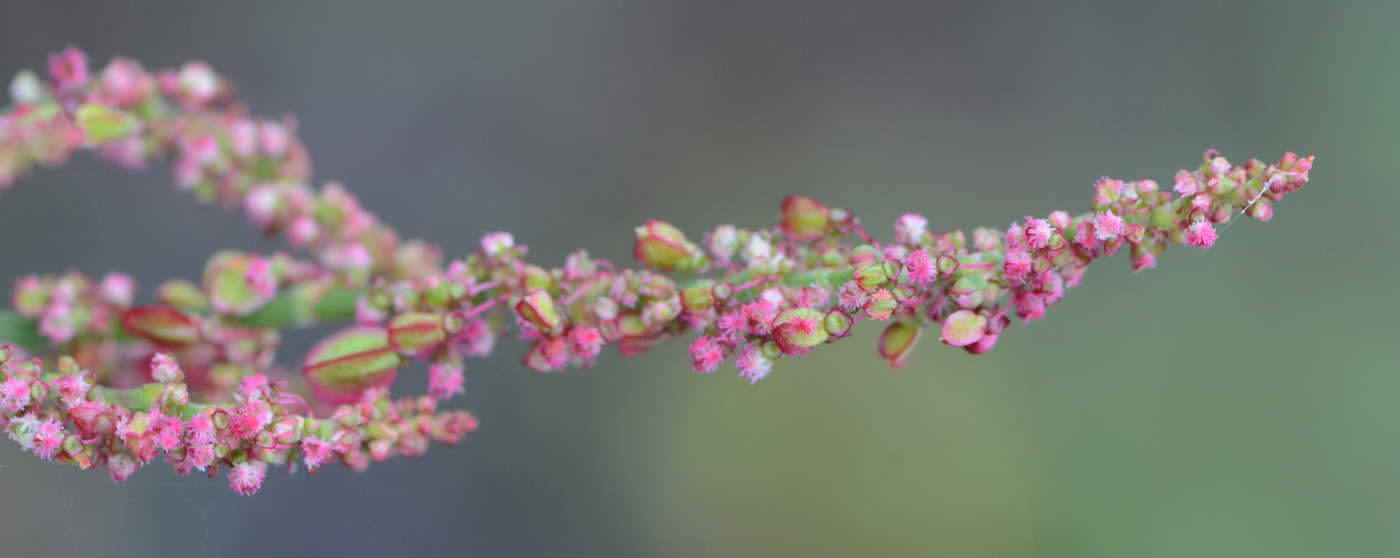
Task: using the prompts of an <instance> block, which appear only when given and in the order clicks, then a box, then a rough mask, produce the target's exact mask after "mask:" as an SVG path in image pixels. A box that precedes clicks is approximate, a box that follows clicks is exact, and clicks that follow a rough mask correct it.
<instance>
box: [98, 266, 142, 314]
mask: <svg viewBox="0 0 1400 558" xmlns="http://www.w3.org/2000/svg"><path fill="white" fill-rule="evenodd" d="M99 289H100V290H101V292H102V298H103V299H104V300H106V301H107V303H108V304H112V305H115V306H131V298H132V295H133V294H134V293H135V291H136V282H135V281H133V280H132V279H131V276H130V275H127V274H125V273H108V274H107V275H104V276H103V277H102V285H101V287H99Z"/></svg>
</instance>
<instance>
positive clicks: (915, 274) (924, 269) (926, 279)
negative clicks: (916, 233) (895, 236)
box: [904, 248, 938, 287]
mask: <svg viewBox="0 0 1400 558" xmlns="http://www.w3.org/2000/svg"><path fill="white" fill-rule="evenodd" d="M904 270H905V272H907V273H908V274H909V280H910V281H913V282H914V284H915V285H919V286H920V287H924V286H928V284H929V283H932V282H933V280H934V279H935V278H936V277H937V276H938V269H937V268H936V267H934V265H933V258H930V257H929V254H928V251H927V250H924V249H923V248H920V249H918V250H915V251H914V252H913V253H912V254H909V257H907V258H905V259H904Z"/></svg>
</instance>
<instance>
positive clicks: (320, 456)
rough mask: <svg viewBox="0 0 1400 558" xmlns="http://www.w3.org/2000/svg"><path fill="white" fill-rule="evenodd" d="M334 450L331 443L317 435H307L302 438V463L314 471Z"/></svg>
mask: <svg viewBox="0 0 1400 558" xmlns="http://www.w3.org/2000/svg"><path fill="white" fill-rule="evenodd" d="M333 451H334V450H332V449H331V445H330V444H328V443H326V442H325V440H322V439H320V438H317V437H316V436H307V437H306V438H303V439H302V440H301V453H302V463H305V464H306V468H307V469H310V470H312V471H315V470H316V469H318V468H320V467H321V465H323V464H325V463H326V461H327V460H328V459H330V457H331V454H332V453H333Z"/></svg>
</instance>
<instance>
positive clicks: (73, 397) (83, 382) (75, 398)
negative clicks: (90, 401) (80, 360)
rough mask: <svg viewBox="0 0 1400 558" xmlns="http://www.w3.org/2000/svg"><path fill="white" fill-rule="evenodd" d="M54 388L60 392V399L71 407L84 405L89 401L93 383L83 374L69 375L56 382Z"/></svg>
mask: <svg viewBox="0 0 1400 558" xmlns="http://www.w3.org/2000/svg"><path fill="white" fill-rule="evenodd" d="M53 386H54V388H55V389H57V390H58V397H59V399H61V400H63V404H64V405H66V406H69V407H72V406H74V405H77V404H79V403H82V402H83V400H84V399H87V394H88V390H90V389H92V383H91V382H89V381H88V379H87V375H86V374H83V373H78V374H69V375H67V376H64V377H62V378H59V379H57V380H54V383H53Z"/></svg>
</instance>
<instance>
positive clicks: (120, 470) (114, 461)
mask: <svg viewBox="0 0 1400 558" xmlns="http://www.w3.org/2000/svg"><path fill="white" fill-rule="evenodd" d="M140 467H141V464H140V463H137V462H136V460H135V459H133V458H132V457H131V456H130V455H127V454H125V453H118V454H115V455H112V456H111V457H108V458H107V476H108V477H111V479H112V482H115V483H117V484H121V483H124V482H126V479H129V478H131V475H133V474H135V473H136V469H138V468H140Z"/></svg>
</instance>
